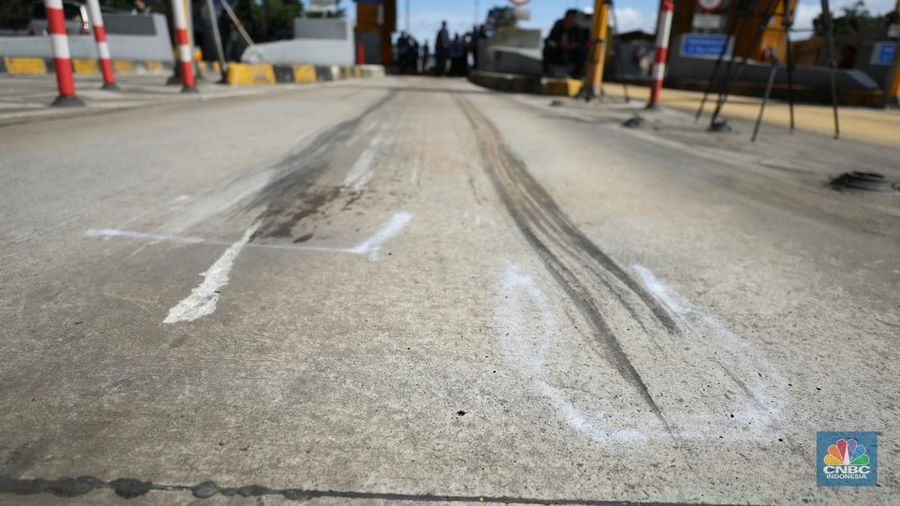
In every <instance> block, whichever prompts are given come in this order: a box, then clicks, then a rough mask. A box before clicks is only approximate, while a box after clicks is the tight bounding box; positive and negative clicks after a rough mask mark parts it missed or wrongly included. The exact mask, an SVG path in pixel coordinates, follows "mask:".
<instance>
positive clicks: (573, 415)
mask: <svg viewBox="0 0 900 506" xmlns="http://www.w3.org/2000/svg"><path fill="white" fill-rule="evenodd" d="M633 269H634V270H635V271H636V272H637V273H638V274H639V276H640V277H641V280H642V282H643V284H644V286H645V287H646V288H647V289H648V290H649V291H650V292H651V293H652V294H653V295H654V296H655V297H656V298H657V299H658V300H659V301H660V302H661V303H662V304H664V305H665V306H666V307H667V308H668V309H669V310H670V311H671V312H672V313H673V314H674V315H675V316H676V319H677V321H678V322H679V324H680V326H682V327H684V328H685V329H686V330H687V332H688V333H689V335H692V336H694V337H697V338H698V339H704V343H705V344H706V345H707V347H708V349H709V354H710V356H715V357H717V359H716V361H717V363H719V364H721V365H723V366H725V367H729V368H731V369H732V370H734V371H736V372H737V373H738V374H739V375H740V377H741V378H742V379H743V380H744V381H746V382H747V384H748V386H749V388H750V390H751V392H752V395H753V397H754V398H755V402H754V399H748V400H747V401H746V402H745V403H744V405H743V406H741V411H739V412H735V413H736V414H738V413H739V418H740V419H741V420H747V419H751V420H753V424H752V425H749V426H747V427H741V428H740V429H739V430H735V429H729V428H727V427H723V426H721V425H719V424H720V422H719V420H720V419H721V413H697V412H690V411H688V412H685V413H681V412H680V413H670V416H671V417H672V418H674V419H677V420H678V422H679V423H678V425H679V426H682V427H685V429H684V430H679V431H678V434H677V437H678V438H680V439H688V440H705V439H712V438H715V439H718V438H719V437H722V438H723V439H726V440H731V441H748V440H760V439H762V440H765V439H768V438H771V437H772V434H773V433H774V432H776V431H778V430H779V428H780V423H781V419H780V416H779V414H780V412H781V410H782V408H783V406H784V404H785V402H786V401H785V399H784V396H783V387H781V385H782V384H784V383H785V382H784V380H783V378H782V377H781V376H780V375H779V374H778V372H777V370H775V368H774V366H772V365H771V364H770V363H769V362H768V361H767V360H766V359H765V358H764V357H762V356H761V355H760V354H759V353H758V352H756V350H755V349H753V347H752V346H751V345H750V344H749V343H748V342H747V341H745V340H744V339H742V338H741V337H739V336H737V335H735V334H734V333H732V332H730V331H729V330H728V329H727V328H725V326H724V325H723V324H721V323H720V322H718V321H717V320H715V319H714V318H712V317H710V316H708V315H706V314H705V313H703V312H702V311H700V310H699V309H696V308H694V307H692V306H691V305H690V304H688V303H687V302H685V301H684V300H682V299H681V298H680V297H678V295H677V294H675V293H674V292H673V291H672V290H671V289H670V288H668V287H666V286H665V285H664V284H663V283H662V282H660V281H659V280H658V279H657V278H656V277H655V276H653V274H652V273H650V271H649V270H647V269H645V268H643V267H641V266H638V265H636V266H633ZM526 306H530V307H531V308H533V309H532V310H533V311H534V312H535V313H536V314H528V313H527V312H526ZM495 312H496V315H497V323H498V327H499V329H500V332H499V333H498V339H499V340H500V342H501V344H502V346H503V351H504V355H505V356H506V358H507V360H508V361H509V362H510V363H511V365H513V366H514V367H516V368H517V369H518V370H519V371H520V372H521V374H522V376H523V377H524V378H527V379H528V380H530V381H531V382H532V383H533V385H534V387H535V388H536V389H537V390H538V391H539V392H540V393H541V394H542V395H543V396H544V397H545V398H547V399H548V400H549V401H550V405H551V406H552V407H553V409H554V410H555V411H556V412H557V414H558V415H559V417H560V418H561V419H562V420H563V421H565V423H566V424H567V425H568V426H569V427H571V428H572V429H574V430H576V431H578V432H580V433H582V434H584V435H585V436H587V437H589V438H591V439H592V440H594V441H597V442H599V443H604V444H609V443H629V444H641V443H646V442H649V441H651V440H671V438H672V434H670V433H668V432H667V431H666V430H664V429H663V428H662V427H658V425H659V424H658V421H657V420H656V418H655V417H654V416H652V415H648V414H646V413H632V412H629V413H624V414H623V413H596V412H586V411H584V410H582V409H581V408H579V407H578V406H577V405H576V403H575V402H574V401H573V400H572V399H571V398H570V396H569V394H568V393H567V391H566V390H565V389H564V388H561V387H557V386H555V385H554V384H552V382H551V378H552V377H553V374H552V371H549V370H548V368H547V365H546V354H547V352H548V349H549V347H550V344H551V341H552V339H553V338H554V337H555V336H559V335H560V331H559V329H558V328H557V325H556V319H555V317H554V314H553V313H552V311H551V309H550V306H549V304H548V302H547V300H546V297H545V296H544V294H543V292H542V291H541V290H540V288H538V286H537V285H536V284H535V283H534V281H533V280H532V279H531V278H530V277H529V276H526V275H523V274H521V273H520V271H519V268H518V267H516V266H514V265H511V266H509V267H507V269H506V274H505V276H504V279H503V285H502V289H501V290H500V297H499V298H498V302H497V305H496V309H495ZM535 322H540V323H535ZM535 325H538V327H537V328H535ZM700 327H702V329H701V328H700ZM704 330H705V331H706V332H705V333H709V334H712V335H714V336H716V337H717V338H716V339H706V338H704V337H703V334H704V332H703V331H704ZM535 331H536V333H537V335H531V333H532V332H535ZM760 374H762V375H763V376H764V377H765V378H766V379H765V380H763V379H761V377H760ZM757 404H758V405H759V406H758V405H757ZM622 416H627V417H628V418H630V419H632V420H633V423H632V424H631V425H632V426H633V427H634V428H630V427H623V428H618V429H617V428H615V427H613V426H611V427H607V426H606V425H607V422H606V421H607V420H614V419H615V418H616V417H622ZM716 425H719V426H718V428H716V429H712V430H711V429H710V427H713V426H716Z"/></svg>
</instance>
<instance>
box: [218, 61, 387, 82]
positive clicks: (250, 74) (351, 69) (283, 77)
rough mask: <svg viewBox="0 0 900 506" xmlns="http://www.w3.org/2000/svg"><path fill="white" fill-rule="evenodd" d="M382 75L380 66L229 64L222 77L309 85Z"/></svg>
mask: <svg viewBox="0 0 900 506" xmlns="http://www.w3.org/2000/svg"><path fill="white" fill-rule="evenodd" d="M381 76H384V67H383V66H381V65H349V66H338V65H332V66H322V65H277V64H274V65H273V64H270V63H229V64H228V71H227V74H226V78H225V80H226V82H227V83H228V84H233V85H238V86H251V85H255V84H279V83H295V84H309V83H316V82H322V81H339V80H343V79H352V78H365V77H381Z"/></svg>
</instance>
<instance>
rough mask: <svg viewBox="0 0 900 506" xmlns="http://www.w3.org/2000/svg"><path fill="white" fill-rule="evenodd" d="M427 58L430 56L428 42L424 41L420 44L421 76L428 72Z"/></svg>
mask: <svg viewBox="0 0 900 506" xmlns="http://www.w3.org/2000/svg"><path fill="white" fill-rule="evenodd" d="M429 56H430V54H429V49H428V41H427V40H426V41H425V42H424V43H423V44H422V73H423V74H425V73H427V72H428V57H429Z"/></svg>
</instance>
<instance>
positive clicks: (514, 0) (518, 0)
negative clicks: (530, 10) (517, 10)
mask: <svg viewBox="0 0 900 506" xmlns="http://www.w3.org/2000/svg"><path fill="white" fill-rule="evenodd" d="M530 1H531V0H509V3H511V4H513V5H515V6H516V7H521V6H523V5H525V4H527V3H528V2H530Z"/></svg>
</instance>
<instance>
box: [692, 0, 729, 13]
mask: <svg viewBox="0 0 900 506" xmlns="http://www.w3.org/2000/svg"><path fill="white" fill-rule="evenodd" d="M723 3H725V0H697V7H699V8H700V10H701V11H703V12H713V11H716V10H719V8H720V7H722V4H723Z"/></svg>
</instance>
